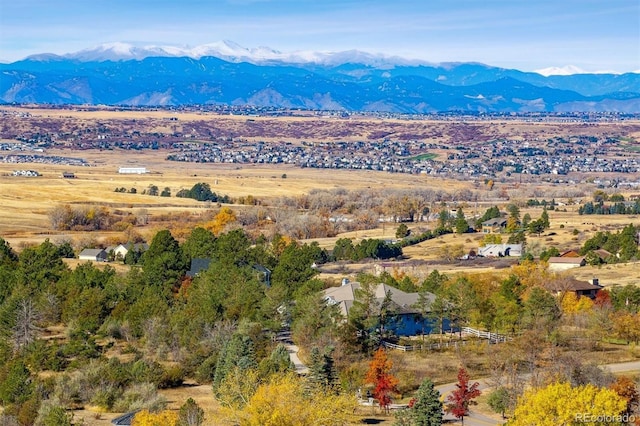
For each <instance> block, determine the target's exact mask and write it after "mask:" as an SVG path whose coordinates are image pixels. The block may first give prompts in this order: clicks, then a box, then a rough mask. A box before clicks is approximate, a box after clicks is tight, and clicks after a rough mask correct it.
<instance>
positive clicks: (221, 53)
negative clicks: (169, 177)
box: [26, 40, 429, 67]
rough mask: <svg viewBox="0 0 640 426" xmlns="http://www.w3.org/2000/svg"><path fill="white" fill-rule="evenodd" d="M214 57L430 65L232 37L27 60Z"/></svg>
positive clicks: (111, 46)
mask: <svg viewBox="0 0 640 426" xmlns="http://www.w3.org/2000/svg"><path fill="white" fill-rule="evenodd" d="M207 56H213V57H216V58H220V59H223V60H225V61H228V62H235V63H237V62H248V63H251V64H256V65H259V64H276V63H284V64H318V65H334V66H335V65H342V64H346V63H357V64H362V65H369V66H376V67H385V66H386V67H390V66H396V65H421V64H424V65H427V64H429V63H428V62H426V61H420V60H414V59H406V58H402V57H399V56H387V55H382V54H373V53H368V52H363V51H360V50H348V51H341V52H323V51H310V50H309V51H306V50H298V51H294V52H281V51H278V50H275V49H272V48H270V47H266V46H259V47H255V48H246V47H243V46H240V45H239V44H238V43H235V42H233V41H230V40H223V41H219V42H215V43H207V44H202V45H199V46H195V47H189V46H169V45H137V44H132V43H124V42H114V43H104V44H100V45H98V46H95V47H92V48H89V49H83V50H80V51H77V52H73V53H66V54H64V55H55V54H51V53H43V54H37V55H31V56H29V57H27V58H26V59H27V60H35V61H38V60H40V61H50V60H54V59H71V60H77V61H81V62H90V61H96V62H102V61H114V62H117V61H129V60H136V61H140V60H142V59H145V58H149V57H187V58H192V59H200V58H203V57H207Z"/></svg>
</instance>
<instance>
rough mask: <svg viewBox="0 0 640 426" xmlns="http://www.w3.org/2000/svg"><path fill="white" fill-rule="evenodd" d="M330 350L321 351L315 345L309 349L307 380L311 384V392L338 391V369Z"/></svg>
mask: <svg viewBox="0 0 640 426" xmlns="http://www.w3.org/2000/svg"><path fill="white" fill-rule="evenodd" d="M331 351H332V350H331V349H329V350H328V351H326V352H325V353H321V352H320V349H318V348H317V347H314V348H313V349H311V356H310V361H309V373H308V374H307V381H308V382H309V384H310V385H311V388H312V390H311V391H312V392H318V391H321V392H323V393H325V394H326V393H327V392H333V393H337V392H338V371H337V370H336V367H335V362H334V360H333V357H332V356H331Z"/></svg>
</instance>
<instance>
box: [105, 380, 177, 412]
mask: <svg viewBox="0 0 640 426" xmlns="http://www.w3.org/2000/svg"><path fill="white" fill-rule="evenodd" d="M166 405H167V400H166V399H165V398H164V397H162V396H161V395H158V390H157V389H156V387H155V386H154V384H153V383H137V384H135V385H133V386H131V387H129V388H127V389H126V390H125V391H124V393H123V394H122V397H121V398H120V399H118V400H117V401H116V402H115V404H114V405H113V409H114V410H115V411H117V412H126V411H134V410H141V409H144V408H146V409H148V410H151V411H158V410H161V409H163V408H164V407H165V406H166Z"/></svg>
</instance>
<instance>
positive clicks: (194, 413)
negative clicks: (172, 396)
mask: <svg viewBox="0 0 640 426" xmlns="http://www.w3.org/2000/svg"><path fill="white" fill-rule="evenodd" d="M202 424H204V410H203V409H202V408H200V407H199V406H198V404H197V403H196V402H195V401H194V400H193V398H189V399H187V401H186V402H185V403H184V404H182V406H181V407H180V411H179V412H178V426H200V425H202Z"/></svg>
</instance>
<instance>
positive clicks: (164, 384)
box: [158, 366, 184, 389]
mask: <svg viewBox="0 0 640 426" xmlns="http://www.w3.org/2000/svg"><path fill="white" fill-rule="evenodd" d="M183 382H184V370H183V369H182V368H181V367H179V366H173V367H167V368H165V370H164V372H163V373H162V377H161V378H160V381H159V382H158V388H159V389H167V388H177V387H178V386H181V385H182V383H183Z"/></svg>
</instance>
